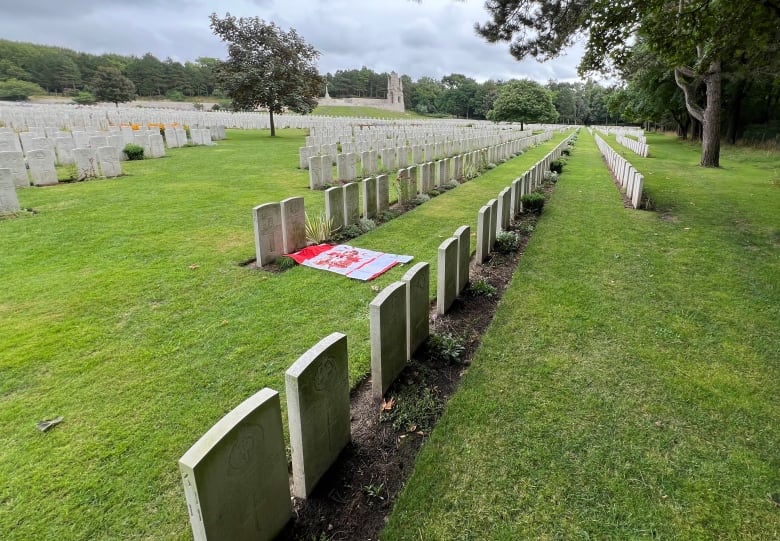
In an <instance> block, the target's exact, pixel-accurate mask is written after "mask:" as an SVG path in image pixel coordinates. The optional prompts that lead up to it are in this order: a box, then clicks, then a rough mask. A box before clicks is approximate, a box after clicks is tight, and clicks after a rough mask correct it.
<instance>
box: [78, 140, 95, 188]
mask: <svg viewBox="0 0 780 541" xmlns="http://www.w3.org/2000/svg"><path fill="white" fill-rule="evenodd" d="M73 160H74V161H75V163H76V179H77V180H84V179H86V178H97V177H98V162H97V158H96V157H95V150H94V149H92V148H74V149H73Z"/></svg>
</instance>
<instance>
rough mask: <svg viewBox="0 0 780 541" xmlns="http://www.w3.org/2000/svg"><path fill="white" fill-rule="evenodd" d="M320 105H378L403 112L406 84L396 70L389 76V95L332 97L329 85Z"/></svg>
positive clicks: (319, 101) (319, 102) (318, 102)
mask: <svg viewBox="0 0 780 541" xmlns="http://www.w3.org/2000/svg"><path fill="white" fill-rule="evenodd" d="M317 104H318V105H341V106H345V107H376V108H377V109H387V110H388V111H399V112H401V113H403V112H404V111H406V109H405V108H404V85H403V83H402V82H401V78H400V77H399V76H398V74H397V73H396V72H394V71H393V72H391V73H390V75H389V76H388V77H387V97H386V98H385V99H382V98H331V97H330V94H328V87H327V85H326V86H325V96H324V97H322V98H320V99H319V100H318V101H317Z"/></svg>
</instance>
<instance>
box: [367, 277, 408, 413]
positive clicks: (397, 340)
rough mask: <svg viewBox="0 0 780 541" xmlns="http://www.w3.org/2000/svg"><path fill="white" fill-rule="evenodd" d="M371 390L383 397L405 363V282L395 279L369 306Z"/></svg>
mask: <svg viewBox="0 0 780 541" xmlns="http://www.w3.org/2000/svg"><path fill="white" fill-rule="evenodd" d="M368 309H369V324H370V328H371V390H372V394H373V395H374V398H375V399H376V400H380V399H381V398H382V397H383V396H384V394H385V391H387V389H388V388H389V387H390V385H391V384H392V383H393V381H394V380H395V378H396V377H398V374H400V373H401V371H402V370H403V369H404V366H406V361H407V356H406V349H407V343H406V284H405V283H404V282H393V283H392V284H390V285H389V286H387V287H386V288H385V289H383V290H382V292H381V293H379V295H377V296H376V297H375V298H374V300H372V301H371V303H370V304H369V305H368Z"/></svg>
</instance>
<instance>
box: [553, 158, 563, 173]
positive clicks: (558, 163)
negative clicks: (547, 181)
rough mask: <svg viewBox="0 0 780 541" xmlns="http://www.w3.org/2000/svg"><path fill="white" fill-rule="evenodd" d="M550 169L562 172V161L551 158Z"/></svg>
mask: <svg viewBox="0 0 780 541" xmlns="http://www.w3.org/2000/svg"><path fill="white" fill-rule="evenodd" d="M550 171H554V172H556V173H562V172H563V162H562V161H561V160H560V159H558V160H553V161H552V162H551V163H550Z"/></svg>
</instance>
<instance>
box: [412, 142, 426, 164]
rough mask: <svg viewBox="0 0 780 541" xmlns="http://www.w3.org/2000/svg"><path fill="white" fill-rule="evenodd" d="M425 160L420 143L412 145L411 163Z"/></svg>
mask: <svg viewBox="0 0 780 541" xmlns="http://www.w3.org/2000/svg"><path fill="white" fill-rule="evenodd" d="M424 161H425V148H424V147H422V146H420V145H413V146H412V163H413V164H417V163H423V162H424Z"/></svg>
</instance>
